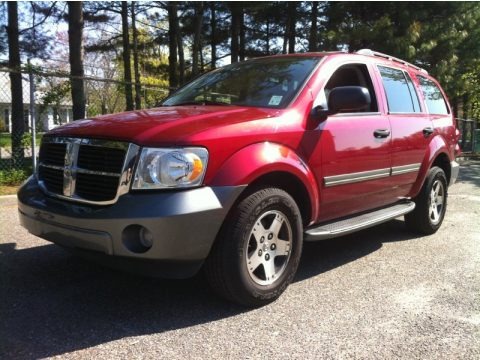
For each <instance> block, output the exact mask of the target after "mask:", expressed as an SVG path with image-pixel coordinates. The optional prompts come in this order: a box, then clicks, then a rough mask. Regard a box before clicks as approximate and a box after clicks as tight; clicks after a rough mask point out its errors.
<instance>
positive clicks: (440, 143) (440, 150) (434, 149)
mask: <svg viewBox="0 0 480 360" xmlns="http://www.w3.org/2000/svg"><path fill="white" fill-rule="evenodd" d="M440 154H445V155H446V156H447V157H448V158H449V160H450V161H452V159H450V156H449V155H448V154H449V153H448V146H447V143H446V142H445V140H444V139H443V137H442V136H440V135H437V136H435V137H434V138H433V139H432V141H430V143H429V144H428V148H427V151H426V153H425V156H424V158H423V161H422V165H421V166H420V170H419V172H418V176H417V180H416V181H415V183H414V184H413V187H412V189H411V191H410V194H409V196H410V197H412V198H413V197H415V196H417V195H418V194H419V193H420V190H421V189H422V186H423V183H424V182H425V179H426V178H427V175H428V171H429V170H430V168H431V167H432V165H433V162H434V161H435V159H436V158H437V157H438V156H439V155H440Z"/></svg>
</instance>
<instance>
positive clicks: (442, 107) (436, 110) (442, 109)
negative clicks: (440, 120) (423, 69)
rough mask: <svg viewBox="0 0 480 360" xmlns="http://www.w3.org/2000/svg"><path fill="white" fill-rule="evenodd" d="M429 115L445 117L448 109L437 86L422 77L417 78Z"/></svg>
mask: <svg viewBox="0 0 480 360" xmlns="http://www.w3.org/2000/svg"><path fill="white" fill-rule="evenodd" d="M417 77H418V81H419V82H420V88H421V89H422V91H423V96H424V97H425V102H426V103H427V109H428V112H429V113H430V114H439V115H447V114H448V113H449V112H448V107H447V103H446V101H445V98H444V97H443V95H442V92H441V91H440V89H439V88H438V86H437V85H436V84H435V83H434V82H433V81H432V80H429V79H427V78H425V77H423V76H417Z"/></svg>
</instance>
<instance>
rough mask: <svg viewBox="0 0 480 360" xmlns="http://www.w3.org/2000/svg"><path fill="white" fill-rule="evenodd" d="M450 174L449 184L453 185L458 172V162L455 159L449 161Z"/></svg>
mask: <svg viewBox="0 0 480 360" xmlns="http://www.w3.org/2000/svg"><path fill="white" fill-rule="evenodd" d="M450 168H451V175H450V184H449V185H453V184H455V182H456V181H457V178H458V174H459V172H460V164H459V163H457V162H456V161H452V162H450Z"/></svg>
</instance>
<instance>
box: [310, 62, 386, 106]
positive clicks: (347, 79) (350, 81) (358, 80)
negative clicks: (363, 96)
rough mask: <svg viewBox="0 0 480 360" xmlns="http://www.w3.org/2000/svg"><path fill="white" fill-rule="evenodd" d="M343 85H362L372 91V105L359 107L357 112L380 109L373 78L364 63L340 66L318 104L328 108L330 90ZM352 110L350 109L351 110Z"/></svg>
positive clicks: (326, 86)
mask: <svg viewBox="0 0 480 360" xmlns="http://www.w3.org/2000/svg"><path fill="white" fill-rule="evenodd" d="M342 86H361V87H364V88H366V89H367V90H368V92H369V93H370V99H371V102H370V106H366V107H365V108H363V109H359V110H357V111H355V112H376V111H378V107H377V97H376V96H375V91H374V89H373V84H372V79H371V78H370V74H369V73H368V69H367V66H366V65H364V64H348V65H343V66H341V67H340V68H338V69H337V70H336V71H335V72H334V73H333V75H332V77H331V78H330V80H328V82H327V84H326V85H325V89H324V92H323V94H322V93H320V97H321V98H319V99H318V105H320V106H322V107H324V108H325V109H326V108H327V104H328V97H329V95H330V92H331V91H332V90H333V89H334V88H336V87H342ZM349 112H350V111H349Z"/></svg>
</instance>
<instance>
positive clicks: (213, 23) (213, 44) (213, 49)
mask: <svg viewBox="0 0 480 360" xmlns="http://www.w3.org/2000/svg"><path fill="white" fill-rule="evenodd" d="M210 13H211V17H210V27H211V28H212V36H211V38H210V46H211V52H212V62H211V67H212V69H215V68H216V67H217V43H216V36H215V33H216V31H217V23H216V16H215V1H211V2H210Z"/></svg>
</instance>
